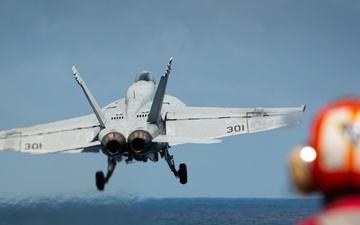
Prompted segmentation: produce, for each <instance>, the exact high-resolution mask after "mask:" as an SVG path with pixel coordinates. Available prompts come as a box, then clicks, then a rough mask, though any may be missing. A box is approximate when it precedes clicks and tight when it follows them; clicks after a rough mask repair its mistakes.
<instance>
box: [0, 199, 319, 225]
mask: <svg viewBox="0 0 360 225" xmlns="http://www.w3.org/2000/svg"><path fill="white" fill-rule="evenodd" d="M0 203H1V205H0V224H1V225H12V224H14V225H21V224H27V225H41V224H44V225H45V224H46V225H49V224H51V225H72V224H89V225H91V224H101V225H112V224H114V225H115V224H116V225H120V224H144V225H152V224H154V225H155V224H156V225H162V224H163V225H172V224H174V225H175V224H176V225H185V224H190V225H191V224H194V225H195V224H196V225H211V224H214V225H215V224H223V225H232V224H259V225H260V224H293V223H295V222H296V221H299V220H300V219H301V218H304V217H307V216H309V215H312V214H314V213H316V212H317V211H318V210H319V209H320V207H321V202H320V200H319V199H283V198H279V199H272V198H236V199H232V198H165V199H151V198H149V199H136V198H129V199H123V198H117V197H112V198H95V199H86V198H77V197H75V198H72V199H62V197H61V196H58V197H52V198H34V199H32V198H28V199H22V200H13V201H9V199H7V200H6V201H5V199H0Z"/></svg>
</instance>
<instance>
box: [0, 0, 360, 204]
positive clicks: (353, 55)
mask: <svg viewBox="0 0 360 225" xmlns="http://www.w3.org/2000/svg"><path fill="white" fill-rule="evenodd" d="M359 25H360V3H359V1H356V0H345V1H337V0H332V1H325V0H324V1H310V0H305V1H291V0H290V1H285V0H274V1H265V0H264V1H260V0H255V1H235V0H234V1H232V0H229V1H220V0H207V1H205V0H199V1H190V0H183V1H175V0H166V1H165V0H154V1H138V0H135V1H134V0H120V1H111V0H108V1H106V0H105V1H85V0H71V1H70V0H64V1H55V2H54V1H47V0H36V1H35V0H30V1H18V0H2V1H1V2H0V27H1V35H0V49H1V51H0V94H1V96H2V98H1V106H0V107H1V119H0V121H1V123H0V130H8V129H11V128H20V127H28V126H32V125H36V124H42V123H47V122H52V121H58V120H64V119H68V118H72V117H77V116H82V115H87V114H91V113H92V109H91V107H90V106H89V104H88V102H87V100H86V97H85V96H84V94H83V92H82V90H81V88H80V87H79V86H78V84H77V83H76V81H75V80H74V78H73V75H72V71H71V67H72V66H73V65H75V66H76V67H77V69H78V70H79V72H80V73H81V74H82V77H83V78H84V80H85V81H86V83H87V86H88V87H89V89H90V90H91V92H92V94H93V95H94V97H95V98H96V100H97V101H98V103H99V105H100V106H101V107H103V106H105V105H107V104H108V103H110V102H112V101H115V100H117V99H119V98H122V97H124V96H125V93H126V90H127V87H128V86H129V85H131V84H132V83H133V81H134V78H135V76H136V74H138V73H139V72H140V71H143V70H148V71H151V72H152V73H153V74H154V75H155V77H156V79H157V80H158V81H159V79H160V76H162V75H163V74H164V72H165V68H166V64H167V62H168V60H169V58H170V57H173V58H174V60H173V64H172V72H171V75H170V79H169V82H168V86H167V93H168V94H171V95H173V96H176V97H178V98H179V99H180V100H182V101H183V102H184V103H185V104H187V105H189V106H206V107H297V106H300V105H301V104H306V105H307V109H306V112H305V117H304V120H303V122H302V123H301V124H300V125H297V126H294V127H289V128H281V129H276V130H272V131H267V132H260V133H254V134H248V135H239V136H233V137H228V138H224V139H223V142H222V143H220V144H213V145H195V144H188V145H180V146H174V147H173V148H171V149H170V153H171V154H173V155H174V159H175V163H176V164H177V165H178V164H180V163H186V164H187V166H188V184H186V185H181V184H180V183H179V180H178V179H175V178H174V176H173V174H172V172H171V171H170V170H169V168H168V165H167V163H166V162H165V161H164V160H159V161H158V162H157V163H152V162H148V163H140V162H137V163H134V164H130V165H126V164H125V163H120V164H118V166H117V169H116V171H115V173H114V175H113V177H112V178H111V180H110V183H109V184H108V185H107V186H106V187H105V191H104V192H98V191H97V189H96V186H95V173H96V171H98V170H106V167H107V157H106V156H105V155H103V154H101V153H99V154H91V153H88V154H48V155H37V156H32V155H26V154H21V153H16V152H6V151H3V152H0V180H1V188H0V198H23V197H29V196H30V197H31V196H57V195H60V196H65V197H71V196H95V197H96V196H112V195H116V196H133V197H140V198H143V197H154V198H165V197H230V198H243V197H245V198H248V197H264V198H291V197H298V196H299V195H298V194H297V193H296V192H295V191H294V188H293V187H292V186H291V184H290V181H289V176H288V171H287V157H288V154H289V152H290V151H291V149H292V148H293V147H294V146H296V145H298V144H303V143H306V140H307V132H308V126H309V124H310V123H311V118H312V117H313V116H314V114H315V112H316V111H317V110H318V109H319V108H320V107H322V106H324V105H325V104H327V103H329V102H331V101H334V100H336V99H338V98H340V97H344V96H349V95H360V91H359V84H360V74H359V73H360V63H359V62H360V42H359V40H360V26H359Z"/></svg>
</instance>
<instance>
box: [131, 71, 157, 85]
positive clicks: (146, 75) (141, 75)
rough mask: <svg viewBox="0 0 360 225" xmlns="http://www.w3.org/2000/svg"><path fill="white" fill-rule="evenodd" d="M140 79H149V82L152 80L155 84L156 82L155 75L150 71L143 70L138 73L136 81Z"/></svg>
mask: <svg viewBox="0 0 360 225" xmlns="http://www.w3.org/2000/svg"><path fill="white" fill-rule="evenodd" d="M138 81H148V82H149V81H151V82H153V83H154V84H155V83H156V82H155V78H154V75H153V74H152V73H150V72H148V71H142V72H140V73H139V74H138V75H136V78H135V82H138Z"/></svg>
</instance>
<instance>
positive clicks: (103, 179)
mask: <svg viewBox="0 0 360 225" xmlns="http://www.w3.org/2000/svg"><path fill="white" fill-rule="evenodd" d="M168 149H169V147H168V146H167V147H166V148H164V149H163V150H160V155H161V157H162V158H165V161H166V162H167V163H168V165H169V167H170V170H171V171H172V172H173V173H174V175H175V177H176V178H179V179H180V183H181V184H186V183H187V181H188V178H187V168H186V164H184V163H182V164H180V165H179V170H176V168H175V163H174V157H173V156H172V155H170V154H169V151H168ZM149 159H151V160H152V161H154V162H156V161H157V160H158V156H157V153H156V154H154V155H152V156H151V157H149ZM131 161H132V158H128V159H127V160H126V162H127V163H129V162H131ZM115 167H116V160H115V159H114V158H112V157H108V168H107V173H106V176H105V175H104V173H103V172H102V171H98V172H96V175H95V178H96V187H97V188H98V189H99V191H103V190H104V188H105V184H107V182H108V181H109V180H110V177H111V175H112V174H113V172H114V170H115Z"/></svg>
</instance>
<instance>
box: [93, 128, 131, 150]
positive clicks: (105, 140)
mask: <svg viewBox="0 0 360 225" xmlns="http://www.w3.org/2000/svg"><path fill="white" fill-rule="evenodd" d="M99 140H100V142H101V144H102V145H103V146H104V147H105V149H106V152H107V153H108V154H109V155H110V156H112V155H117V154H119V153H124V152H125V150H126V139H125V137H124V135H123V134H121V133H120V132H118V131H107V130H103V131H102V132H100V134H99Z"/></svg>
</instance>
